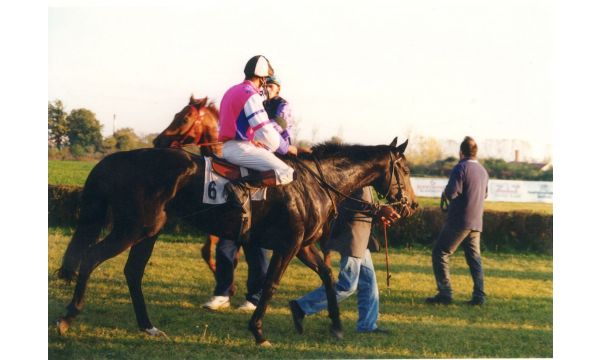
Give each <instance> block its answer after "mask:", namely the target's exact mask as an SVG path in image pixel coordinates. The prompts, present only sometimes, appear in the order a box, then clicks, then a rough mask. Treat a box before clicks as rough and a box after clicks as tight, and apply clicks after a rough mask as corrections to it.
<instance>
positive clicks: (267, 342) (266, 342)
mask: <svg viewBox="0 0 600 360" xmlns="http://www.w3.org/2000/svg"><path fill="white" fill-rule="evenodd" d="M257 345H258V346H260V347H261V348H270V347H273V344H271V343H270V342H269V340H265V341H263V342H261V343H258V344H257Z"/></svg>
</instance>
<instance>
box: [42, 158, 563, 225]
mask: <svg viewBox="0 0 600 360" xmlns="http://www.w3.org/2000/svg"><path fill="white" fill-rule="evenodd" d="M95 164H96V162H92V161H59V160H48V184H52V185H78V186H83V184H84V183H85V179H86V178H87V176H88V174H89V172H90V171H91V170H92V168H93V167H94V165H95ZM439 201H440V200H439V199H438V198H427V197H420V198H419V205H420V206H421V207H437V206H439ZM485 209H486V210H495V211H515V210H529V211H535V212H541V213H544V214H552V209H553V207H552V204H543V203H508V202H486V203H485Z"/></svg>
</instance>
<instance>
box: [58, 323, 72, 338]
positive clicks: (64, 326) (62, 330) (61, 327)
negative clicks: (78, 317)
mask: <svg viewBox="0 0 600 360" xmlns="http://www.w3.org/2000/svg"><path fill="white" fill-rule="evenodd" d="M69 326H70V324H69V322H68V321H67V320H65V319H59V320H58V321H57V322H56V330H58V335H60V336H63V335H64V334H66V333H67V330H69Z"/></svg>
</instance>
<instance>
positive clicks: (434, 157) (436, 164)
mask: <svg viewBox="0 0 600 360" xmlns="http://www.w3.org/2000/svg"><path fill="white" fill-rule="evenodd" d="M101 131H102V125H101V124H100V122H99V121H98V120H97V119H96V115H95V114H94V113H93V112H92V111H90V110H88V109H83V108H82V109H74V110H71V112H70V113H68V114H67V112H66V110H65V109H64V106H63V103H62V102H61V101H60V100H55V101H53V102H49V103H48V156H49V158H51V159H82V158H96V159H98V158H101V157H103V156H105V155H106V154H109V153H113V152H115V151H126V150H132V149H137V148H143V147H152V140H153V139H154V138H155V137H156V135H157V134H149V135H146V136H144V137H139V136H138V135H137V134H136V133H135V131H134V130H133V129H131V128H123V129H119V130H117V131H115V132H114V134H112V135H111V136H109V137H106V138H103V137H102V133H101ZM330 141H331V142H337V143H342V142H343V139H342V138H341V137H340V136H333V137H332V138H331V139H330ZM298 144H299V145H301V146H306V147H310V146H311V145H312V144H311V143H310V142H309V141H307V140H300V141H298ZM407 158H408V160H409V164H410V168H411V173H412V175H413V176H430V177H447V176H448V175H449V174H450V171H451V170H452V167H453V166H454V165H456V162H457V161H458V159H457V158H456V157H447V158H445V159H442V150H441V147H440V145H439V143H438V142H437V141H436V140H435V139H433V138H424V137H419V136H417V137H415V139H414V141H411V144H410V146H409V149H408V153H407ZM480 162H481V163H482V165H483V166H484V167H485V168H486V169H487V171H488V173H489V174H490V178H493V179H519V180H537V181H552V178H553V171H552V168H550V169H549V170H545V171H544V170H541V169H540V166H539V164H530V163H521V162H508V161H505V160H502V159H494V158H485V159H480Z"/></svg>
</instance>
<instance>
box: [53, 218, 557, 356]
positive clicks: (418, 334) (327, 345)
mask: <svg viewBox="0 0 600 360" xmlns="http://www.w3.org/2000/svg"><path fill="white" fill-rule="evenodd" d="M48 235H49V236H48V356H49V358H50V359H67V358H68V359H105V358H128V359H173V358H177V359H179V358H186V359H187V358H209V359H212V358H219V359H230V358H275V359H279V358H406V357H408V358H447V357H452V358H464V357H468V358H479V357H494V358H505V357H509V358H517V357H528V358H539V357H552V356H553V348H552V331H553V330H552V329H553V323H552V298H553V282H552V278H553V276H552V273H553V269H552V257H551V256H544V255H529V254H498V253H484V254H483V261H484V269H485V272H486V291H487V293H488V295H489V302H488V303H487V304H486V305H485V306H484V307H481V308H480V307H476V308H472V307H468V306H467V305H463V304H460V303H457V304H456V305H450V306H428V305H425V304H423V302H422V300H423V298H425V297H427V296H430V295H432V294H433V293H434V292H435V285H434V280H433V274H432V271H431V264H430V255H429V251H428V250H413V251H410V252H408V251H405V250H403V251H396V250H395V251H393V252H392V254H391V270H392V284H391V290H390V291H389V293H388V291H386V289H385V262H384V255H383V253H377V254H374V262H375V265H376V268H377V278H378V281H379V287H380V294H381V308H380V313H381V315H380V320H379V325H380V326H381V327H385V328H388V329H391V330H392V331H393V334H392V335H387V336H386V335H375V334H368V335H365V334H358V333H356V331H355V330H354V326H355V323H356V318H357V313H356V296H352V297H350V298H349V299H348V300H346V301H345V302H342V303H341V304H340V309H341V316H342V322H343V325H344V330H345V338H344V340H342V341H334V340H333V339H332V338H331V337H330V336H329V335H328V327H329V324H330V321H329V319H328V317H327V316H326V314H325V313H323V314H318V315H315V316H311V317H308V318H306V319H305V333H304V335H298V334H296V333H295V330H294V328H293V325H292V322H291V318H290V313H289V310H288V308H287V301H288V300H289V299H292V298H295V297H298V296H300V295H303V294H305V293H306V292H308V291H310V290H312V289H313V288H315V287H317V286H318V285H320V284H319V280H318V277H317V275H316V274H314V273H312V272H311V271H310V270H308V269H307V268H306V267H304V266H303V265H302V264H301V263H300V262H299V261H297V260H294V261H293V262H292V264H291V266H290V267H289V268H288V270H287V272H286V274H285V276H284V278H283V281H282V283H281V285H280V287H279V290H278V292H277V293H276V294H275V297H274V300H273V302H272V303H271V306H270V308H269V309H268V311H267V315H266V317H265V323H264V326H265V333H266V335H267V337H268V338H269V340H270V341H271V342H272V343H273V345H274V347H273V348H270V349H261V348H258V347H256V346H255V345H254V341H253V338H252V336H251V334H250V332H249V331H247V330H246V328H247V322H248V320H249V317H250V315H249V314H245V313H239V312H237V311H235V310H227V311H224V312H220V313H214V312H208V311H205V310H203V309H202V308H201V305H202V303H203V302H205V301H206V300H207V299H208V298H209V297H210V296H211V293H212V288H213V286H214V280H213V277H212V274H211V273H210V271H209V270H208V268H207V267H206V265H205V264H204V263H203V262H202V260H201V259H200V255H199V251H200V245H199V244H198V243H197V242H196V243H190V242H185V243H175V242H166V241H159V242H158V243H157V244H156V246H155V249H154V254H153V257H152V258H151V259H150V263H149V265H148V267H147V268H146V275H145V277H144V292H145V296H146V302H147V304H148V310H149V313H150V317H151V319H152V320H153V322H154V325H155V326H156V327H158V328H160V329H161V330H164V331H165V332H167V334H168V335H169V336H170V340H167V339H162V338H161V339H155V338H150V337H148V336H146V335H144V334H143V333H141V332H139V331H138V329H137V326H136V322H135V316H134V313H133V307H132V305H131V302H130V298H129V294H128V291H127V285H126V282H125V279H124V276H123V266H124V264H125V261H126V254H121V255H120V256H118V257H116V258H114V259H111V260H109V261H107V262H106V263H104V264H102V265H101V266H100V267H99V268H98V269H96V271H95V272H94V273H93V274H92V278H91V281H90V282H89V287H88V292H87V294H86V299H87V306H86V308H85V309H84V311H83V313H82V314H81V315H80V316H79V317H78V319H77V321H76V322H75V323H74V324H73V326H72V328H71V329H70V330H69V332H68V333H67V335H66V336H64V337H59V336H58V335H57V334H56V330H55V326H54V322H55V320H56V319H57V317H58V316H59V315H61V314H63V312H64V306H65V305H66V304H67V303H68V301H69V300H70V298H71V296H72V293H73V285H65V284H64V283H62V282H60V281H59V280H58V279H57V278H56V275H55V271H56V269H57V268H58V267H59V264H60V258H61V256H62V254H63V252H64V250H65V248H66V245H67V243H68V241H69V236H70V230H65V229H55V228H53V229H49V234H48ZM334 259H335V268H337V260H338V258H337V257H336V256H334ZM451 267H452V280H453V285H454V288H455V293H456V294H455V298H456V300H457V301H462V300H467V299H468V298H469V295H470V290H471V287H472V284H471V280H470V276H469V272H468V269H467V266H466V264H465V261H464V258H463V257H462V254H460V253H457V254H456V256H454V257H453V258H452V263H451ZM335 268H334V269H335ZM334 271H335V270H334ZM246 273H247V268H246V264H245V262H244V261H243V260H241V261H240V266H239V267H238V269H237V272H236V275H237V278H236V284H237V287H238V289H239V294H238V295H237V296H236V297H235V298H234V299H233V301H232V302H233V305H234V306H236V305H238V304H240V303H241V302H242V301H243V293H244V292H245V279H246Z"/></svg>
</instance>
